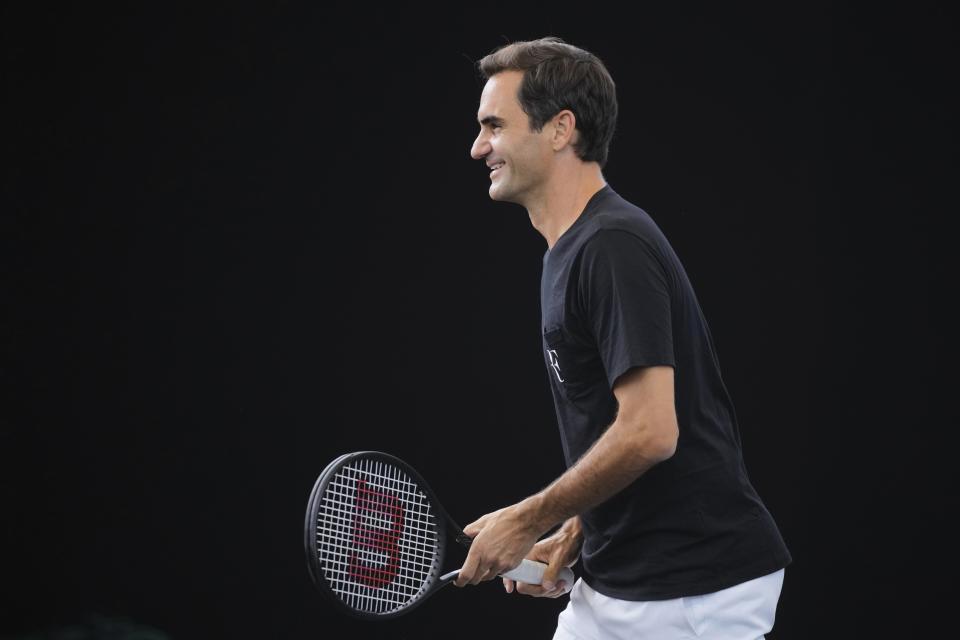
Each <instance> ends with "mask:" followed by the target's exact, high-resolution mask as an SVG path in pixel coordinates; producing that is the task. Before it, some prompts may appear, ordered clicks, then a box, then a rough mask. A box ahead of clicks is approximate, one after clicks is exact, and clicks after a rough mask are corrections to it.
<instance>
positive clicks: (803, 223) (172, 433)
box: [0, 3, 958, 640]
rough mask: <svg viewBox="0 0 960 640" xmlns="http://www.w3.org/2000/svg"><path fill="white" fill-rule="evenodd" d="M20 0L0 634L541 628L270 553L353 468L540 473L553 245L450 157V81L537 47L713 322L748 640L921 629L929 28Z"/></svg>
mask: <svg viewBox="0 0 960 640" xmlns="http://www.w3.org/2000/svg"><path fill="white" fill-rule="evenodd" d="M25 4H26V3H24V4H21V5H16V6H12V5H8V6H5V8H4V9H3V14H2V23H3V24H2V29H3V39H4V53H3V70H4V80H3V84H4V91H5V98H4V107H5V111H6V115H5V116H3V127H4V133H3V149H4V157H5V161H6V162H5V164H6V168H5V171H4V173H3V185H2V186H3V211H2V227H0V233H2V236H0V241H2V246H0V249H2V252H3V253H2V256H3V262H2V278H3V281H2V287H3V288H2V298H3V301H4V307H5V308H4V311H3V314H2V317H0V322H2V324H0V330H2V334H0V340H2V342H0V346H2V372H0V376H2V378H0V382H2V386H3V390H4V397H3V399H2V402H3V405H2V406H3V409H2V414H0V419H2V422H0V451H2V458H0V463H2V465H3V466H2V468H3V471H4V473H3V485H2V498H3V502H4V505H5V506H4V509H3V516H2V519H3V523H4V524H3V530H4V534H5V536H6V539H7V540H6V543H5V544H4V547H3V555H4V558H3V565H2V568H0V578H2V582H3V585H4V590H5V592H6V593H4V595H3V600H2V602H0V620H2V625H0V634H4V637H8V636H9V637H20V636H21V635H22V634H25V633H28V632H36V631H39V630H43V629H51V628H55V627H58V626H63V625H71V624H77V623H79V622H82V621H84V620H89V619H90V618H91V616H102V617H105V618H108V619H121V620H128V621H131V623H136V624H142V625H147V626H149V627H151V628H155V629H159V630H162V631H164V632H165V633H166V634H169V636H170V637H172V638H178V639H180V638H213V637H230V638H266V637H271V638H308V637H321V636H323V637H333V636H332V635H331V630H332V629H336V630H337V632H338V633H340V632H342V633H343V634H344V635H346V634H349V636H350V637H363V638H381V637H384V638H386V637H390V638H396V637H439V636H440V635H448V634H453V635H455V636H457V637H461V638H465V639H466V638H487V637H499V636H502V635H504V634H506V635H507V636H518V635H520V633H521V632H522V633H523V634H524V635H525V637H531V638H549V637H550V636H551V634H552V631H553V627H554V624H555V617H556V614H557V613H558V611H559V610H560V608H561V607H562V606H563V602H561V601H539V600H530V599H526V598H522V597H517V596H510V597H507V596H505V595H504V594H503V593H502V591H500V588H499V586H498V585H497V584H496V583H490V584H486V585H483V586H481V587H477V588H473V589H471V590H469V591H459V590H456V589H453V588H448V589H446V590H444V591H442V592H440V593H438V594H437V595H436V596H434V598H433V599H432V600H431V601H430V602H429V603H426V604H425V605H424V606H423V607H422V608H420V609H418V610H417V611H416V612H414V613H412V614H411V615H410V616H407V617H405V618H402V619H399V620H397V621H396V622H392V623H383V624H372V625H371V624H361V623H354V622H352V621H350V620H346V619H344V618H342V617H340V616H339V614H337V613H335V612H334V611H333V610H332V609H331V608H330V607H329V606H327V605H326V603H324V602H322V601H320V600H319V599H318V597H317V594H316V592H315V591H314V590H313V587H312V586H311V585H310V583H309V579H308V577H307V574H306V570H305V566H304V561H303V550H302V546H301V527H302V516H303V511H304V508H305V506H306V498H307V495H308V493H309V491H310V488H311V486H312V483H313V481H314V479H315V478H316V476H317V474H318V473H319V472H320V471H321V470H322V468H323V467H324V466H325V464H326V463H327V462H328V461H329V460H330V459H332V458H333V457H335V456H336V455H338V454H340V453H343V452H346V451H352V450H359V449H378V450H383V451H388V452H391V453H393V454H395V455H397V456H400V457H401V458H404V459H406V460H407V461H408V462H410V463H411V464H412V465H413V466H414V467H415V468H417V469H418V470H419V471H420V472H421V473H422V474H423V475H424V476H425V477H426V478H427V479H428V480H429V481H430V482H431V484H432V485H433V486H434V489H435V490H436V491H437V493H438V494H439V496H440V498H441V500H442V501H443V502H444V503H445V505H446V506H447V507H448V510H449V511H450V512H451V514H452V515H453V517H454V518H455V519H457V520H458V521H459V522H461V523H466V522H469V521H470V520H472V519H474V518H475V517H477V516H479V515H481V514H483V513H486V512H487V511H490V510H492V509H495V508H499V507H501V506H504V505H505V504H508V503H510V502H512V501H515V500H517V499H520V498H522V497H524V496H526V495H529V494H530V493H532V492H534V491H536V490H538V489H539V488H541V487H542V486H544V485H545V484H546V483H547V482H549V480H550V479H552V478H553V477H555V476H556V475H557V474H559V473H560V472H561V471H562V469H563V467H562V459H561V452H560V446H559V439H558V437H557V434H556V424H555V421H554V417H553V409H552V405H551V402H550V397H549V391H548V387H547V379H546V374H545V371H544V370H543V362H542V357H541V354H540V342H539V337H538V336H539V333H538V332H539V300H538V286H539V276H540V263H541V257H542V254H543V251H544V249H545V243H544V242H543V239H542V238H541V237H540V236H539V235H538V234H537V233H536V232H535V231H534V230H533V229H532V227H531V226H530V223H529V219H528V218H527V215H526V213H525V211H524V210H523V209H522V208H520V207H518V206H516V205H511V204H503V203H495V202H492V201H490V200H489V197H488V196H487V186H488V184H489V178H488V176H487V170H486V168H485V167H484V166H483V165H482V164H481V163H478V162H476V161H473V160H471V159H470V157H469V149H470V145H471V143H472V141H473V139H474V137H475V135H476V132H477V125H476V121H475V118H476V108H477V104H478V100H479V96H480V91H481V89H482V81H481V80H480V79H479V77H478V76H477V74H476V72H475V70H474V67H473V62H474V61H475V60H477V59H479V58H480V57H482V56H483V55H485V54H486V53H488V52H490V51H491V50H492V49H494V48H496V47H498V46H500V45H502V44H505V43H506V42H508V41H514V40H522V39H531V38H536V37H540V36H544V35H558V36H561V37H563V38H564V39H566V40H567V41H569V42H571V43H573V44H577V45H579V46H582V47H584V48H586V49H588V50H591V51H593V52H595V53H596V54H597V55H599V56H600V57H601V58H602V59H603V60H604V62H605V63H606V64H607V66H608V68H609V69H610V72H611V74H612V75H613V77H614V79H615V81H616V82H617V88H618V97H619V101H620V113H621V116H620V121H619V123H618V128H617V134H616V137H615V139H614V143H613V146H612V149H611V159H610V162H609V164H608V166H607V169H606V171H605V177H606V179H607V180H608V182H609V183H610V184H611V186H613V188H614V189H615V190H617V191H618V192H619V193H620V194H621V195H623V196H624V197H626V198H627V199H628V200H630V201H632V202H634V203H635V204H638V205H639V206H641V207H643V208H644V209H645V210H647V211H648V212H649V213H650V214H651V215H652V216H653V217H654V219H655V220H656V221H657V222H658V223H659V224H660V226H661V227H662V228H663V229H664V231H665V232H666V234H667V236H668V238H670V240H671V242H672V243H673V245H674V247H675V249H676V250H677V252H678V254H679V255H680V257H681V259H682V260H683V262H684V264H685V266H686V268H687V270H688V273H689V275H690V277H691V279H692V281H693V283H694V286H695V288H696V290H697V293H698V296H699V299H700V302H701V305H702V307H703V310H704V313H705V315H706V317H707V319H708V321H709V322H710V326H711V329H712V331H713V335H714V338H715V341H716V343H717V348H718V350H719V356H720V362H721V365H722V367H723V373H724V379H725V381H726V383H727V385H728V387H729V389H730V391H731V393H732V395H733V398H734V402H735V404H736V407H737V411H738V415H739V418H740V426H741V431H742V434H743V441H744V450H745V456H746V460H747V467H748V469H749V471H750V475H751V479H752V480H753V482H754V484H755V486H756V487H757V488H758V491H759V492H760V495H761V496H762V497H763V499H764V500H765V501H766V503H767V505H768V507H769V509H770V511H771V512H772V513H773V515H774V517H775V518H776V520H777V522H778V524H779V525H780V527H781V530H782V532H783V535H784V537H785V539H786V541H787V543H788V546H789V547H790V549H791V551H792V553H793V556H794V564H793V565H792V566H791V567H790V568H789V569H788V571H787V576H786V582H785V585H784V591H783V596H782V598H781V602H780V608H779V611H778V619H777V625H776V628H775V630H774V632H773V633H771V634H770V635H769V637H771V638H776V639H778V640H785V639H788V638H811V637H823V638H827V637H830V638H833V637H837V638H839V637H867V636H871V635H873V634H876V633H880V632H881V631H882V632H884V633H885V634H891V636H892V637H901V636H906V635H917V634H919V633H923V632H936V631H938V630H941V629H944V628H948V627H947V626H946V625H947V616H948V615H949V614H950V613H951V612H950V610H949V608H948V605H947V604H945V602H946V595H947V594H948V593H949V592H950V590H951V587H950V586H936V585H937V584H941V585H942V584H943V583H942V582H940V583H938V582H937V580H938V577H939V576H949V575H950V572H951V569H952V563H953V560H952V556H953V555H954V554H953V552H952V551H951V547H955V544H953V542H952V541H953V539H954V538H955V534H954V533H953V532H952V530H951V529H949V528H948V527H947V519H948V515H947V514H948V513H949V510H950V509H951V508H953V507H955V506H956V504H957V494H956V488H955V482H956V477H957V471H956V464H955V463H954V462H953V455H952V452H951V449H950V444H951V442H952V440H953V438H952V435H953V431H954V430H955V428H956V426H957V422H958V421H957V412H956V409H955V407H954V405H953V404H952V402H951V401H952V396H953V395H954V394H955V390H954V376H953V375H952V374H953V372H954V368H953V366H952V364H953V363H952V360H951V359H950V358H948V355H947V332H948V328H952V325H951V322H950V321H949V320H948V319H947V318H946V311H947V309H948V308H949V305H950V304H951V302H952V298H953V297H954V296H955V295H956V289H957V287H956V279H955V277H954V271H953V265H952V257H953V256H952V254H953V253H954V250H953V248H952V244H953V243H952V237H950V236H949V235H948V233H947V230H948V228H949V227H948V226H947V224H948V222H949V219H950V218H953V217H954V216H955V215H956V212H957V206H956V205H957V203H956V199H955V197H954V193H953V187H954V186H955V184H956V151H955V146H956V124H955V121H956V107H955V105H954V104H953V103H952V101H951V100H952V98H951V95H950V94H951V91H952V85H955V84H956V72H955V69H956V67H955V63H954V57H955V50H956V37H955V33H956V32H955V21H954V19H953V17H952V15H949V14H948V13H947V12H946V11H945V10H943V9H937V8H925V9H920V8H917V7H914V8H912V9H910V12H909V13H903V12H893V11H891V12H890V13H887V14H877V13H875V9H873V10H871V11H873V13H864V12H861V11H854V10H852V9H849V10H848V9H842V8H833V9H829V10H828V9H824V8H818V7H816V6H815V5H811V4H807V3H805V4H804V5H803V7H802V8H798V9H797V10H796V11H793V12H790V11H787V10H785V9H782V8H781V9H776V10H771V9H770V8H769V7H767V6H766V5H761V4H756V5H739V6H738V7H737V8H730V7H726V6H725V7H723V8H722V9H721V8H720V7H718V6H717V7H713V8H709V7H707V8H705V9H704V10H702V11H692V10H689V9H687V10H684V11H683V12H681V11H680V10H677V11H675V12H668V11H659V10H658V11H654V10H651V9H644V8H635V9H632V10H630V11H627V10H626V9H622V10H621V12H620V13H617V12H611V11H610V10H606V9H604V10H601V8H600V7H598V6H590V7H583V6H580V7H555V6H552V5H551V6H549V7H547V6H544V7H542V8H538V9H536V10H533V9H529V10H523V9H520V8H518V6H517V5H514V4H510V3H484V4H482V5H476V6H470V7H469V8H466V7H465V8H453V7H450V8H447V9H440V8H432V9H427V8H415V7H411V6H405V7H403V8H400V7H397V8H391V9H381V8H377V7H373V6H360V5H359V4H357V5H355V6H353V5H349V4H344V5H331V6H325V7H322V8H321V7H320V6H319V5H316V6H313V5H312V4H306V3H305V4H303V5H293V4H287V3H280V4H271V5H270V6H269V7H268V6H261V7H256V8H254V7H240V6H237V5H235V4H234V3H222V4H220V5H219V6H218V5H212V4H204V5H203V7H204V8H203V9H199V8H197V7H189V6H184V7H180V8H173V7H170V6H168V5H166V4H163V5H161V4H157V5H155V6H154V7H153V8H138V9H129V8H128V9H126V10H123V11H119V12H113V11H107V10H104V9H91V8H89V7H79V6H78V7H75V8H73V9H67V8H52V7H47V8H42V7H32V8H27V7H26V6H24V5H25ZM948 585H949V583H948ZM506 621H509V624H510V625H512V626H510V627H508V628H509V631H504V628H505V627H504V625H505V623H506Z"/></svg>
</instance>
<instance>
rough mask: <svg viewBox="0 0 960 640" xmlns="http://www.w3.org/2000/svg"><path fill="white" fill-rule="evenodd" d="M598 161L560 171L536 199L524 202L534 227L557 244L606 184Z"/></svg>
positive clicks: (552, 242)
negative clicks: (591, 199)
mask: <svg viewBox="0 0 960 640" xmlns="http://www.w3.org/2000/svg"><path fill="white" fill-rule="evenodd" d="M606 184H607V183H606V181H605V180H604V179H603V173H601V171H600V167H599V166H598V165H597V164H596V163H589V164H583V165H582V167H578V168H576V169H575V170H573V171H570V172H566V173H564V174H559V175H556V176H554V177H553V179H552V180H551V181H550V182H549V183H547V184H546V185H545V186H544V189H543V191H542V193H541V194H539V196H538V197H537V198H535V199H534V200H533V201H532V202H526V203H524V206H525V207H526V209H527V213H528V214H530V223H531V224H532V225H533V228H534V229H536V230H537V231H539V232H540V235H542V236H543V237H544V239H545V240H546V241H547V248H548V249H553V245H555V244H556V243H557V240H558V239H559V238H560V236H562V235H563V233H564V232H565V231H566V230H567V229H569V228H570V227H571V226H573V223H574V222H576V221H577V218H579V217H580V214H581V213H583V209H584V207H586V206H587V202H589V201H590V198H591V197H593V195H594V194H595V193H596V192H597V191H599V190H600V189H602V188H603V187H605V186H606Z"/></svg>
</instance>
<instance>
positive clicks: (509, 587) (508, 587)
mask: <svg viewBox="0 0 960 640" xmlns="http://www.w3.org/2000/svg"><path fill="white" fill-rule="evenodd" d="M515 584H516V583H515V582H514V581H513V580H511V579H510V578H504V579H503V590H504V591H506V592H507V593H513V588H514V585H515Z"/></svg>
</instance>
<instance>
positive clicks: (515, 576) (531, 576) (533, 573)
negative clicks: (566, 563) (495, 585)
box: [501, 560, 576, 588]
mask: <svg viewBox="0 0 960 640" xmlns="http://www.w3.org/2000/svg"><path fill="white" fill-rule="evenodd" d="M546 570H547V565H545V564H543V563H542V562H536V561H535V560H524V561H523V562H521V563H520V566H518V567H516V568H515V569H511V570H510V571H507V572H506V573H503V574H501V575H502V576H503V577H504V578H510V579H511V580H516V581H517V582H526V583H527V584H540V583H542V582H543V572H544V571H546ZM575 577H576V576H574V575H573V571H571V570H570V567H564V568H563V569H560V573H559V575H557V582H560V581H561V580H563V581H564V582H566V583H567V588H572V587H573V581H574V579H575Z"/></svg>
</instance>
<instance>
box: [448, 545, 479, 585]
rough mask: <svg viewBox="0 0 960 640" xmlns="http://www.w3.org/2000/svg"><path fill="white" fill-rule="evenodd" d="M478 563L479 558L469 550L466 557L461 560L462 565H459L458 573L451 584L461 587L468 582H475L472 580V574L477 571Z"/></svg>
mask: <svg viewBox="0 0 960 640" xmlns="http://www.w3.org/2000/svg"><path fill="white" fill-rule="evenodd" d="M479 564H480V558H478V557H476V555H475V554H474V553H473V551H472V550H471V551H470V552H468V553H467V559H466V560H464V561H463V566H462V567H460V573H459V575H458V576H457V579H456V580H454V581H453V584H454V585H456V586H458V587H462V586H465V585H468V584H476V583H475V582H473V578H474V575H475V574H476V572H477V566H478V565H479Z"/></svg>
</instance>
